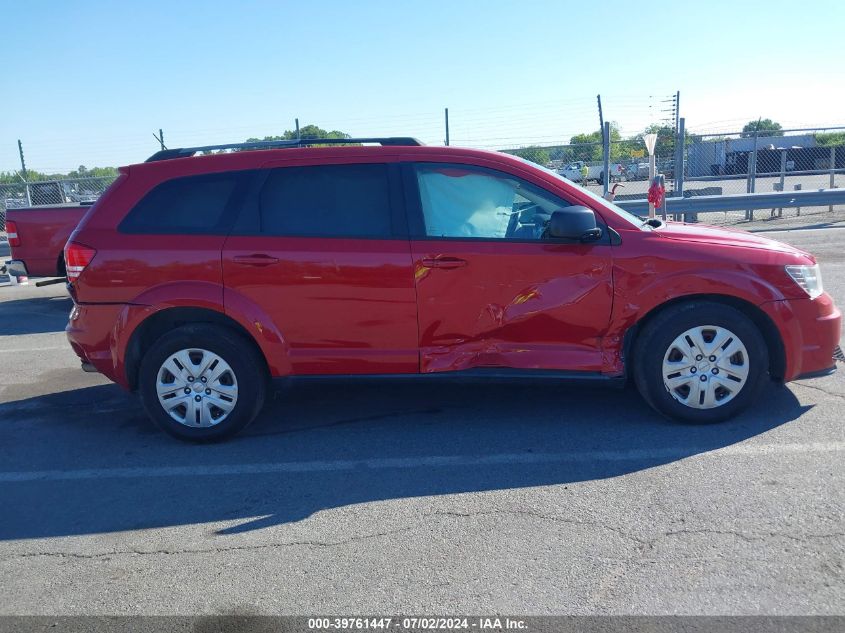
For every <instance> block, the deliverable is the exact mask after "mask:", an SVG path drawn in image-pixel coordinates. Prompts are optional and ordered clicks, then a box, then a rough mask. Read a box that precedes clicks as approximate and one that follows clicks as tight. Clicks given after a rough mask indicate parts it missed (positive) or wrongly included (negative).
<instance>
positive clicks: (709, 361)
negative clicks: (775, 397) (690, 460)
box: [634, 301, 769, 424]
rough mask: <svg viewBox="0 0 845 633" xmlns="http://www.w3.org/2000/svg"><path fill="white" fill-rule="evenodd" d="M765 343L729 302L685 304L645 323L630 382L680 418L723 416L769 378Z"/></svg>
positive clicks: (745, 404) (662, 409) (654, 403)
mask: <svg viewBox="0 0 845 633" xmlns="http://www.w3.org/2000/svg"><path fill="white" fill-rule="evenodd" d="M768 368H769V355H768V349H767V347H766V343H765V341H764V339H763V337H762V335H761V334H760V331H759V330H758V329H757V326H756V325H755V324H754V322H753V321H751V319H749V318H748V317H747V316H746V315H745V314H743V313H742V312H741V311H739V310H737V309H735V308H732V307H730V306H726V305H721V304H715V303H708V302H697V301H695V302H690V303H686V304H682V305H679V306H676V307H673V308H669V309H667V310H665V311H664V312H662V313H661V314H659V315H657V317H655V318H654V319H653V320H652V321H651V322H649V323H648V324H647V325H646V326H645V328H644V329H643V331H642V332H641V333H640V335H639V336H638V338H637V342H636V345H635V348H634V380H635V382H636V385H637V388H638V389H639V391H640V393H641V394H642V396H643V398H645V400H646V402H648V403H649V404H650V405H651V406H652V407H654V408H655V409H657V411H659V412H660V413H662V414H663V415H665V416H667V417H669V418H672V419H675V420H680V421H684V422H691V423H699V424H708V423H713V422H721V421H723V420H727V419H729V418H731V417H733V416H735V415H737V414H738V413H740V412H741V411H742V410H744V409H745V408H747V407H748V406H749V405H751V404H752V403H753V402H754V401H755V400H756V399H757V398H758V396H759V394H760V391H761V390H762V388H763V386H764V385H765V382H766V378H767V376H768Z"/></svg>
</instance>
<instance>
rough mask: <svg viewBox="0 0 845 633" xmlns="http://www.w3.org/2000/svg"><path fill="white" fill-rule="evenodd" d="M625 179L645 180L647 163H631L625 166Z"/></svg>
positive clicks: (646, 177)
mask: <svg viewBox="0 0 845 633" xmlns="http://www.w3.org/2000/svg"><path fill="white" fill-rule="evenodd" d="M625 179H626V180H647V179H648V163H631V164H629V165H627V166H626V167H625Z"/></svg>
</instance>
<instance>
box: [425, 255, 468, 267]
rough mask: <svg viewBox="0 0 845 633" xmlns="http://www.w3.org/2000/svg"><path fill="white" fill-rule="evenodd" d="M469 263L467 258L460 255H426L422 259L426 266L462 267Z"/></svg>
mask: <svg viewBox="0 0 845 633" xmlns="http://www.w3.org/2000/svg"><path fill="white" fill-rule="evenodd" d="M468 263H469V262H468V261H467V260H465V259H460V258H459V257H437V258H433V257H425V258H423V260H422V265H423V266H425V267H426V268H461V267H462V266H466V265H467V264H468Z"/></svg>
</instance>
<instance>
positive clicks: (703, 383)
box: [663, 325, 748, 409]
mask: <svg viewBox="0 0 845 633" xmlns="http://www.w3.org/2000/svg"><path fill="white" fill-rule="evenodd" d="M747 380H748V350H746V349H745V345H744V344H743V343H742V341H741V340H740V339H739V337H738V336H737V335H736V334H734V333H733V332H731V331H730V330H728V329H727V328H723V327H720V326H717V325H700V326H697V327H693V328H690V329H688V330H687V331H686V332H684V333H683V334H681V335H680V336H679V337H678V338H676V339H675V340H674V341H672V343H671V344H670V345H669V349H667V350H666V354H664V356H663V384H664V385H665V386H666V389H667V391H669V393H670V394H671V395H672V397H673V398H675V400H677V401H678V402H680V403H681V404H684V405H686V406H688V407H692V408H693V409H714V408H716V407H720V406H722V405H724V404H726V403H728V402H730V401H731V400H733V399H734V398H735V397H736V396H737V394H738V393H739V392H740V391H741V390H742V388H743V386H745V383H746V381H747Z"/></svg>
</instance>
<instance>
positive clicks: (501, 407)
mask: <svg viewBox="0 0 845 633" xmlns="http://www.w3.org/2000/svg"><path fill="white" fill-rule="evenodd" d="M765 402H766V407H765V410H763V409H762V408H758V409H755V410H753V411H751V412H747V413H745V414H743V415H742V416H739V417H738V418H736V419H734V420H732V421H730V422H727V423H723V424H719V425H712V426H685V425H680V424H675V423H672V422H669V421H666V420H664V419H662V418H660V417H659V416H658V415H656V414H655V413H654V412H653V411H652V410H651V409H649V408H648V407H647V406H646V405H645V404H644V403H643V402H642V400H641V399H640V398H639V396H638V395H637V393H636V392H635V390H633V389H630V388H629V389H625V390H621V391H608V390H586V389H573V388H565V387H561V386H557V385H551V384H549V383H544V384H539V385H533V386H532V385H526V384H524V383H520V384H508V385H502V384H472V383H470V384H452V383H449V384H437V385H433V384H424V383H407V382H404V383H401V382H400V383H398V384H397V383H395V382H392V383H385V382H381V383H367V382H364V383H361V382H355V383H343V382H338V383H330V384H301V385H297V386H293V387H290V388H288V389H285V390H283V391H282V392H280V393H279V394H278V397H277V398H276V399H275V400H274V401H272V402H270V403H269V405H268V406H267V407H266V409H265V411H264V412H263V413H262V415H261V416H260V417H259V419H258V420H257V421H256V422H255V423H254V424H253V425H252V426H251V427H250V428H249V429H248V430H247V431H246V432H245V433H244V434H242V435H241V436H239V437H236V438H234V439H232V440H231V441H229V442H225V443H221V444H212V445H192V444H184V443H181V442H179V441H176V440H173V439H171V438H170V437H169V436H167V435H165V434H163V433H161V432H159V431H158V430H156V429H155V428H154V427H153V426H152V424H151V423H150V422H148V420H147V419H146V417H145V415H144V413H143V410H142V409H141V406H140V404H139V403H138V401H137V400H136V399H135V398H134V397H132V396H129V395H127V394H125V393H124V392H123V391H121V390H120V389H119V388H118V387H116V386H114V385H102V386H96V387H89V388H85V389H78V390H75V391H70V392H63V393H54V394H50V395H46V396H41V397H37V398H31V399H28V400H20V401H14V402H8V403H5V404H0V463H2V464H3V467H2V471H3V472H0V507H1V508H3V511H4V512H3V513H4V515H5V518H4V519H3V520H2V521H0V540H9V539H25V538H43V537H56V536H66V535H79V534H92V533H105V532H116V531H123V530H139V529H148V528H160V527H169V526H181V525H188V524H206V523H209V524H212V525H211V526H210V527H209V532H210V533H211V534H212V535H213V534H216V535H225V534H237V533H242V532H247V531H252V530H257V529H261V528H268V527H272V526H276V525H280V524H285V523H290V522H294V521H299V520H302V519H304V518H307V517H309V516H311V515H312V514H314V513H316V512H319V511H321V510H326V509H331V508H337V507H342V506H349V505H352V504H364V503H368V502H374V501H382V500H390V499H403V498H410V497H420V496H430V495H450V494H456V493H472V492H480V491H494V490H504V489H521V488H528V487H533V486H550V485H560V484H569V483H574V482H579V481H589V480H599V479H606V478H610V477H616V476H619V475H625V474H628V473H634V472H637V471H642V470H644V469H648V468H654V467H658V466H661V465H664V464H669V463H672V462H675V461H678V460H682V459H686V458H689V457H692V456H695V455H697V454H701V453H704V452H707V451H712V450H717V449H720V448H723V447H728V446H731V445H733V444H736V443H738V442H742V441H744V440H747V439H749V438H753V437H755V436H757V435H760V434H762V433H765V432H767V431H770V430H771V429H773V428H775V427H778V426H779V425H782V424H784V423H786V422H789V421H790V420H794V419H796V418H798V417H799V416H800V415H801V414H802V413H804V412H805V411H806V410H807V409H808V408H809V407H807V406H802V405H800V404H799V402H798V401H797V399H796V398H795V396H794V395H793V394H792V393H791V391H789V390H788V389H786V388H783V387H776V386H774V385H773V386H771V387H770V388H769V391H768V393H766V394H765ZM280 464H281V465H282V466H281V467H278V465H280ZM118 469H119V470H118ZM109 471H112V472H114V473H120V474H119V475H117V474H114V475H110V474H109ZM20 473H37V475H36V476H34V477H30V476H28V475H25V476H23V477H20Z"/></svg>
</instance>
